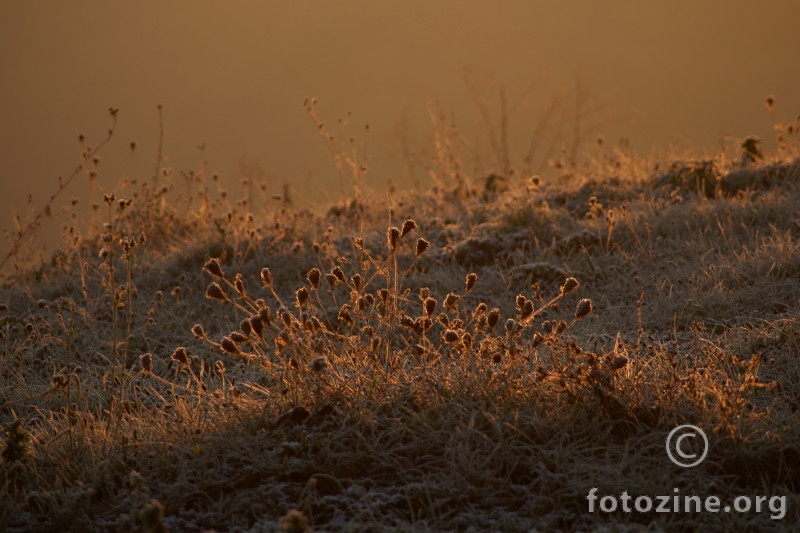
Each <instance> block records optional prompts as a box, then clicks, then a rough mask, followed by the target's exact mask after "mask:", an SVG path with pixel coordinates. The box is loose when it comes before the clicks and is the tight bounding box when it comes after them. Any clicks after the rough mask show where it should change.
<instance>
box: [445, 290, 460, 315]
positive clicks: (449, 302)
mask: <svg viewBox="0 0 800 533" xmlns="http://www.w3.org/2000/svg"><path fill="white" fill-rule="evenodd" d="M460 299H461V296H459V295H457V294H454V293H452V292H450V293H447V296H445V297H444V307H445V309H449V310H450V311H457V310H458V309H456V306H457V305H458V301H459V300H460Z"/></svg>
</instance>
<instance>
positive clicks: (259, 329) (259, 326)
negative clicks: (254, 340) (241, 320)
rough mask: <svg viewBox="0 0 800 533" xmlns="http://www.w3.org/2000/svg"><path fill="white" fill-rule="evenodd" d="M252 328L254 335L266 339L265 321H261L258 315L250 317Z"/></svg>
mask: <svg viewBox="0 0 800 533" xmlns="http://www.w3.org/2000/svg"><path fill="white" fill-rule="evenodd" d="M250 327H251V328H252V329H253V333H255V334H256V335H257V336H258V338H260V339H263V338H264V321H263V320H261V316H259V315H256V316H252V317H250Z"/></svg>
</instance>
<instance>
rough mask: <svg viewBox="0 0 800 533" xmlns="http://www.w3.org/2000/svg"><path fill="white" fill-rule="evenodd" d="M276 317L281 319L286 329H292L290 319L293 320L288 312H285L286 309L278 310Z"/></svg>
mask: <svg viewBox="0 0 800 533" xmlns="http://www.w3.org/2000/svg"><path fill="white" fill-rule="evenodd" d="M278 316H280V317H281V320H282V321H283V324H284V325H285V326H286V327H287V328H290V327H292V318H294V317H293V316H292V314H291V313H290V312H289V311H287V310H286V309H278Z"/></svg>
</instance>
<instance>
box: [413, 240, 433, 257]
mask: <svg viewBox="0 0 800 533" xmlns="http://www.w3.org/2000/svg"><path fill="white" fill-rule="evenodd" d="M430 245H431V243H430V242H429V241H426V240H425V239H423V238H422V237H420V238H419V239H417V245H416V246H415V247H414V255H415V256H417V257H419V256H421V255H422V254H424V253H425V250H427V249H428V247H429V246H430Z"/></svg>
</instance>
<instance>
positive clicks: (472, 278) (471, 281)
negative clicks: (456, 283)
mask: <svg viewBox="0 0 800 533" xmlns="http://www.w3.org/2000/svg"><path fill="white" fill-rule="evenodd" d="M466 281H467V290H466V292H467V293H469V291H471V290H472V287H474V286H475V282H476V281H478V275H477V274H476V273H474V272H470V273H469V274H467V280H466Z"/></svg>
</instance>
